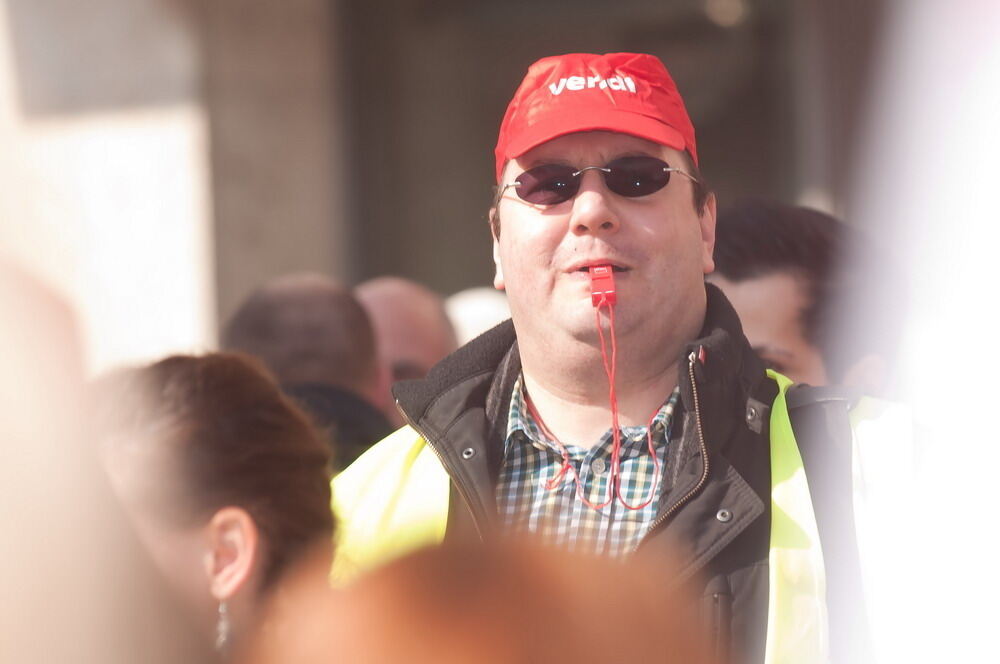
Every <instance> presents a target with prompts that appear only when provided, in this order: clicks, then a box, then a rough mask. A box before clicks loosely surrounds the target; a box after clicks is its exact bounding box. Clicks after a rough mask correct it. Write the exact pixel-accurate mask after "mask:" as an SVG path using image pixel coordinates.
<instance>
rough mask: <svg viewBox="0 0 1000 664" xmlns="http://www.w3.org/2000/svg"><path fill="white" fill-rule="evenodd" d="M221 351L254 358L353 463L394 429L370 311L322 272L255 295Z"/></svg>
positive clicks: (343, 459) (339, 457)
mask: <svg viewBox="0 0 1000 664" xmlns="http://www.w3.org/2000/svg"><path fill="white" fill-rule="evenodd" d="M222 347H223V348H224V349H226V350H237V351H243V352H245V353H249V354H251V355H254V356H256V357H258V358H260V359H261V360H263V362H264V364H265V365H267V367H268V369H270V370H271V372H272V373H274V375H275V376H277V377H278V381H279V382H280V383H281V386H282V389H283V390H284V391H285V392H286V393H288V394H290V395H292V396H293V397H294V398H295V399H296V400H297V401H298V402H299V403H300V404H301V405H302V406H303V407H304V408H305V409H306V411H307V412H309V413H310V414H311V415H312V416H313V417H314V419H315V421H316V423H317V424H318V425H319V426H320V427H321V428H323V429H324V430H325V431H327V432H328V433H329V436H330V441H331V444H332V446H333V450H334V459H333V461H334V466H335V468H337V469H340V468H344V467H346V466H348V465H349V464H350V463H351V462H352V461H354V459H356V458H357V457H358V455H359V454H361V453H362V452H363V451H365V450H366V449H368V447H370V446H371V445H372V443H374V442H376V441H378V440H381V439H382V438H384V437H385V436H387V435H388V434H389V433H390V432H391V431H392V428H393V427H392V425H391V424H390V423H389V420H388V419H387V418H386V417H385V415H384V410H385V409H386V408H387V407H388V402H387V397H386V395H387V390H388V380H389V379H388V376H387V371H386V369H385V367H384V365H383V364H382V363H381V361H380V359H379V355H378V351H377V347H376V341H375V334H374V332H373V330H372V325H371V321H370V319H369V317H368V315H367V314H366V313H365V310H364V309H363V308H362V307H361V305H360V304H359V303H358V302H357V300H356V299H355V298H354V296H353V295H352V294H351V292H350V290H348V289H347V288H344V287H342V286H340V285H338V284H337V283H335V282H334V281H332V280H330V279H328V278H327V277H324V276H322V275H319V274H310V273H302V274H291V275H286V276H283V277H279V278H277V279H274V280H272V281H270V282H268V283H267V284H265V285H264V286H262V287H261V288H259V289H258V290H256V291H254V292H253V293H252V294H251V295H250V296H249V297H248V298H247V299H246V300H245V301H244V302H243V304H242V305H241V306H240V308H239V309H238V310H237V311H236V313H235V314H233V316H232V317H231V318H230V319H229V321H228V322H227V323H226V326H225V328H224V330H223V333H222Z"/></svg>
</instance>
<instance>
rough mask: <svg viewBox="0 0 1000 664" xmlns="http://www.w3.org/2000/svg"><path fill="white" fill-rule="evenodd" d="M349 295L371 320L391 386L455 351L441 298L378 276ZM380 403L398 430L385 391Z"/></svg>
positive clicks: (418, 374)
mask: <svg viewBox="0 0 1000 664" xmlns="http://www.w3.org/2000/svg"><path fill="white" fill-rule="evenodd" d="M354 294H355V296H356V297H357V298H358V301H360V302H361V304H362V306H364V308H365V309H366V310H367V311H368V315H369V317H371V321H372V325H373V326H374V327H375V337H376V338H377V339H378V349H379V353H380V354H381V356H382V359H383V361H384V362H385V363H386V364H387V365H388V366H389V369H390V372H391V375H392V382H393V383H395V382H397V381H400V380H412V379H416V378H423V377H424V376H426V375H427V372H428V371H430V368H431V367H433V366H434V365H435V364H437V363H438V362H439V361H441V359H442V358H444V357H445V356H446V355H448V354H449V353H451V352H452V351H454V350H455V348H457V347H458V342H457V340H456V338H455V330H454V328H453V327H452V325H451V321H450V320H449V319H448V314H447V312H446V311H445V307H444V299H443V298H442V297H441V296H440V295H438V294H437V293H435V292H434V291H432V290H431V289H429V288H427V287H426V286H423V285H421V284H418V283H417V282H415V281H410V280H409V279H403V278H401V277H377V278H375V279H369V280H368V281H365V282H363V283H360V284H358V285H357V286H356V287H355V288H354ZM385 401H386V403H388V404H389V405H388V406H387V408H386V415H387V416H388V417H389V418H390V419H392V420H393V421H394V422H395V423H396V424H398V425H401V424H402V423H403V419H402V417H401V416H400V414H399V413H398V412H397V411H396V408H395V406H394V403H395V402H394V400H393V397H392V394H391V393H390V392H389V391H388V388H387V392H386V398H385Z"/></svg>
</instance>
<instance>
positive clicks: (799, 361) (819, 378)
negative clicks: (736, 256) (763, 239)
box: [711, 272, 827, 385]
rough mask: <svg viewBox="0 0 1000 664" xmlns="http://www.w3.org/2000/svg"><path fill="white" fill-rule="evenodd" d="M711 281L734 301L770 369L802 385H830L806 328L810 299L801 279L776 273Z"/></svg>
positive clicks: (751, 342) (734, 305) (745, 328)
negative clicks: (741, 278)
mask: <svg viewBox="0 0 1000 664" xmlns="http://www.w3.org/2000/svg"><path fill="white" fill-rule="evenodd" d="M711 282H712V283H714V284H715V285H716V286H718V287H719V288H721V289H722V291H723V292H724V293H725V294H726V297H727V298H729V301H730V302H732V304H733V308H735V309H736V313H737V314H739V316H740V322H741V323H742V324H743V333H744V334H745V335H746V338H747V340H749V341H750V345H751V346H753V348H754V350H755V351H756V352H757V355H759V356H760V358H761V359H762V360H764V363H765V364H767V366H768V367H770V368H772V369H774V370H776V371H778V372H779V373H782V374H784V375H786V376H788V377H789V378H791V379H792V380H794V381H797V382H800V383H809V384H810V385H825V384H826V383H827V374H826V366H825V365H824V363H823V358H822V357H821V356H820V353H819V350H818V349H817V348H816V347H815V346H813V345H812V344H811V343H809V342H808V341H807V340H806V336H805V329H804V327H803V325H802V311H803V309H804V308H805V307H806V306H807V305H808V304H809V299H808V295H807V294H806V291H805V288H803V285H802V282H801V280H800V279H798V278H796V277H795V276H794V275H792V274H789V273H788V272H773V273H771V274H768V275H765V276H763V277H755V278H753V279H746V280H744V281H730V280H728V279H725V278H723V277H721V276H713V277H712V278H711Z"/></svg>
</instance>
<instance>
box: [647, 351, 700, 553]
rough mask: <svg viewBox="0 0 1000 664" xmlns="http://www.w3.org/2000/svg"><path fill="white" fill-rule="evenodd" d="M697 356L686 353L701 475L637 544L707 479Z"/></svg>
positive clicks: (693, 494)
mask: <svg viewBox="0 0 1000 664" xmlns="http://www.w3.org/2000/svg"><path fill="white" fill-rule="evenodd" d="M697 358H698V356H697V355H696V354H695V353H694V351H692V352H691V353H690V354H689V355H688V376H689V377H690V378H691V393H692V395H693V396H694V419H695V427H696V429H697V432H698V447H699V448H700V449H701V458H702V470H701V477H700V478H699V479H698V483H697V484H696V485H695V486H694V488H692V489H691V490H690V491H688V492H687V493H686V494H684V496H683V497H681V499H680V500H678V501H677V502H676V503H674V504H673V505H671V506H670V509H668V510H667V511H666V512H664V513H663V514H661V515H660V516H659V517H657V518H656V520H655V521H653V524H652V525H651V526H650V527H649V530H648V531H646V535H645V536H644V537H643V539H642V542H640V543H639V546H642V543H643V542H645V541H646V540H647V539H649V536H650V535H651V534H652V533H653V531H654V530H656V529H657V528H658V527H659V526H660V525H661V524H663V522H665V521H666V520H667V519H669V518H670V517H671V516H673V515H674V514H675V513H676V512H677V510H679V509H680V508H681V507H683V506H684V504H685V503H687V502H688V501H689V500H691V499H692V498H693V497H694V496H695V494H697V493H698V492H699V491H701V488H702V487H703V486H705V481H706V480H707V479H708V446H707V445H705V432H704V431H703V430H702V428H701V403H700V402H699V400H698V383H696V382H695V380H694V363H695V360H697Z"/></svg>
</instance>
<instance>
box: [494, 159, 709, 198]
mask: <svg viewBox="0 0 1000 664" xmlns="http://www.w3.org/2000/svg"><path fill="white" fill-rule="evenodd" d="M587 171H598V172H600V174H601V175H602V176H603V177H604V184H605V186H607V188H608V189H609V190H610V191H612V192H614V193H616V194H618V195H619V196H625V197H627V198H638V197H639V196H648V195H649V194H652V193H655V192H657V191H659V190H660V189H663V188H664V187H666V186H667V183H668V182H670V174H671V173H680V174H681V175H683V176H684V177H686V178H688V179H689V180H691V181H692V182H698V178H696V177H694V176H693V175H691V174H689V173H685V172H684V171H682V170H681V169H679V168H672V167H671V166H670V164H668V163H667V162H665V161H663V160H662V159H657V158H656V157H620V158H618V159H614V160H612V161H610V162H608V164H607V165H606V166H585V167H583V168H580V169H576V168H573V167H572V166H567V165H566V164H543V165H541V166H535V167H534V168H529V169H528V170H526V171H525V172H523V173H521V174H520V175H518V176H517V180H515V181H514V182H510V183H508V184H505V185H503V188H502V189H501V190H500V194H499V196H503V192H504V191H506V190H507V189H508V188H509V187H513V188H514V191H515V192H517V197H518V198H520V199H521V200H522V201H525V202H527V203H532V204H534V205H556V204H558V203H563V202H565V201H568V200H569V199H571V198H573V197H574V196H576V194H577V192H578V191H580V182H581V180H582V179H583V177H582V176H583V174H584V173H585V172H587ZM499 196H498V198H499Z"/></svg>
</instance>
